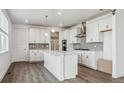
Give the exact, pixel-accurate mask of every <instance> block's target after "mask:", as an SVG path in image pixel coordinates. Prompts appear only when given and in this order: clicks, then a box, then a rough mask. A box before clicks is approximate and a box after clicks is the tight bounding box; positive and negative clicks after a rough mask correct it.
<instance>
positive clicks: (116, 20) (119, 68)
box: [112, 9, 124, 78]
mask: <svg viewBox="0 0 124 93" xmlns="http://www.w3.org/2000/svg"><path fill="white" fill-rule="evenodd" d="M123 19H124V9H117V11H116V14H115V15H114V16H113V72H112V76H113V77H114V78H118V77H122V76H124V41H123V40H124V20H123Z"/></svg>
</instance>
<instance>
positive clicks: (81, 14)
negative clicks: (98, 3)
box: [7, 9, 106, 27]
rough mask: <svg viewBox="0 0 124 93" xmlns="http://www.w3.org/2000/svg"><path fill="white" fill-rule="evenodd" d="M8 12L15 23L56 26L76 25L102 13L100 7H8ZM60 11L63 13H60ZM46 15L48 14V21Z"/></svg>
mask: <svg viewBox="0 0 124 93" xmlns="http://www.w3.org/2000/svg"><path fill="white" fill-rule="evenodd" d="M105 11H106V10H104V11H102V12H105ZM7 12H8V14H9V16H10V18H11V20H12V23H14V24H31V25H43V26H56V27H59V26H62V27H64V26H71V25H75V24H78V23H81V22H82V21H84V20H85V19H88V18H90V17H92V16H95V15H97V14H100V13H102V12H101V11H99V9H7ZM58 12H61V13H62V14H61V15H59V14H58ZM46 15H48V19H47V21H46V18H45V16H46ZM25 19H27V20H28V23H25Z"/></svg>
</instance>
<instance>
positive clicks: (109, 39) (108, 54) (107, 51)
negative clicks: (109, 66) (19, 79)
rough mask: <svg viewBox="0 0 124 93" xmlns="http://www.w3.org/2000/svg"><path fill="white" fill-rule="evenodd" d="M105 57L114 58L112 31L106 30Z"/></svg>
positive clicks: (104, 40)
mask: <svg viewBox="0 0 124 93" xmlns="http://www.w3.org/2000/svg"><path fill="white" fill-rule="evenodd" d="M103 58H104V59H107V60H112V31H110V32H104V39H103Z"/></svg>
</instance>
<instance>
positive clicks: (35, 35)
mask: <svg viewBox="0 0 124 93" xmlns="http://www.w3.org/2000/svg"><path fill="white" fill-rule="evenodd" d="M29 42H30V43H50V32H49V31H48V30H45V29H38V28H30V31H29Z"/></svg>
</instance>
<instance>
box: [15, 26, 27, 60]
mask: <svg viewBox="0 0 124 93" xmlns="http://www.w3.org/2000/svg"><path fill="white" fill-rule="evenodd" d="M14 61H28V29H25V28H16V29H15V37H14Z"/></svg>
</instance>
